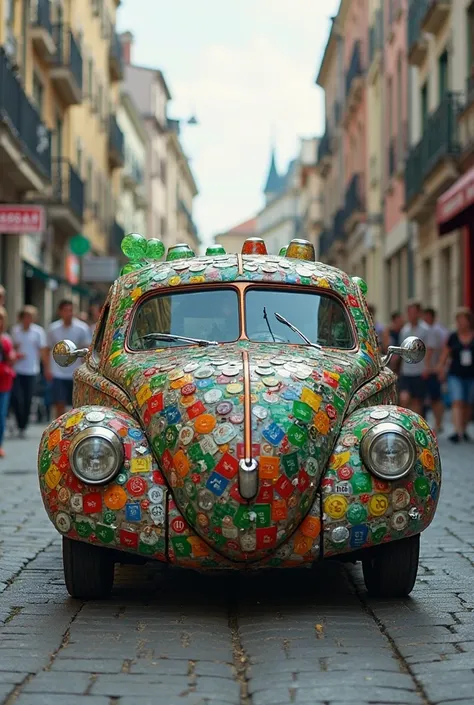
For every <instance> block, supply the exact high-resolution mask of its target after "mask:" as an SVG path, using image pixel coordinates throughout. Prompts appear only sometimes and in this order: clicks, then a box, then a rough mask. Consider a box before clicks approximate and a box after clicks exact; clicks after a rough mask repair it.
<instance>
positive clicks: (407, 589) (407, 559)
mask: <svg viewBox="0 0 474 705" xmlns="http://www.w3.org/2000/svg"><path fill="white" fill-rule="evenodd" d="M419 556H420V534H417V535H416V536H410V537H408V538H406V539H400V540H399V541H393V543H387V544H385V545H383V546H379V547H377V548H376V549H375V550H374V552H373V553H369V554H368V555H367V558H364V559H363V560H362V568H363V571H364V581H365V586H366V588H367V590H368V592H369V595H371V596H373V597H407V596H408V595H409V594H410V593H411V591H412V590H413V587H414V585H415V581H416V574H417V572H418V559H419Z"/></svg>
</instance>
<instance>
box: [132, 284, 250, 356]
mask: <svg viewBox="0 0 474 705" xmlns="http://www.w3.org/2000/svg"><path fill="white" fill-rule="evenodd" d="M160 333H161V334H166V335H170V336H177V337H178V338H179V336H182V337H184V338H193V339H195V340H196V342H197V341H199V342H200V343H201V344H205V343H207V342H210V343H212V342H213V341H217V342H219V343H227V342H230V341H232V340H237V338H238V337H239V334H240V328H239V300H238V294H237V292H236V291H235V290H234V289H214V288H213V289H208V290H205V289H201V290H200V291H187V292H186V291H184V292H176V293H172V294H158V295H156V296H153V297H151V298H148V299H145V300H144V301H143V303H142V304H141V305H140V306H139V308H138V310H137V312H136V314H135V316H134V318H133V322H132V327H131V331H130V338H129V346H130V348H131V350H154V349H156V348H168V347H175V346H178V345H179V346H182V345H192V344H193V342H192V341H191V340H181V339H176V340H166V339H164V338H165V336H163V338H161V337H160V335H159V334H160Z"/></svg>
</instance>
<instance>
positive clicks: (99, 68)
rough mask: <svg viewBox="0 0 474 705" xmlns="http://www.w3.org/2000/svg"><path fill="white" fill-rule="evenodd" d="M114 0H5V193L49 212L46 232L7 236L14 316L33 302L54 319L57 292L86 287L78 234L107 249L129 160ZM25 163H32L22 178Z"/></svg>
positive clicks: (0, 182)
mask: <svg viewBox="0 0 474 705" xmlns="http://www.w3.org/2000/svg"><path fill="white" fill-rule="evenodd" d="M118 4H119V0H74V1H73V0H31V2H30V3H26V2H23V0H0V18H1V19H0V45H1V56H0V58H1V62H2V64H1V71H2V72H3V74H2V79H3V80H1V81H0V86H1V87H0V111H1V113H2V114H5V113H6V114H7V117H8V119H7V120H3V121H2V123H1V127H0V130H1V134H2V138H1V142H0V144H2V146H1V147H0V164H3V163H5V160H7V158H8V169H5V168H2V169H1V170H0V199H1V200H2V201H3V202H5V201H6V202H7V203H34V204H43V205H44V207H45V209H46V213H47V226H46V228H45V229H44V231H43V233H41V234H39V235H29V234H28V233H25V234H20V235H18V236H17V237H14V238H13V237H12V236H10V235H8V236H2V237H3V238H5V237H7V242H6V246H5V247H4V248H3V252H5V257H4V261H3V262H2V265H1V266H2V270H3V271H2V283H3V284H4V285H5V286H6V289H7V302H8V308H9V311H10V313H11V314H12V313H14V312H15V311H16V310H18V308H19V307H20V306H21V305H22V304H23V303H34V304H35V305H37V306H38V307H39V308H40V311H41V314H42V316H41V317H42V319H43V320H44V321H48V320H49V319H50V318H51V316H52V315H53V314H54V312H55V308H56V306H57V303H58V301H59V299H60V298H62V297H63V296H65V295H71V293H75V294H76V296H78V295H79V294H80V293H81V292H82V293H84V294H85V293H87V292H86V291H84V290H83V289H81V287H80V286H78V283H79V281H78V272H77V268H78V264H79V261H78V260H77V259H75V258H74V257H71V246H70V241H71V239H72V238H73V237H74V236H75V235H78V234H82V235H83V236H84V237H85V238H86V239H87V241H88V244H89V253H88V256H91V255H92V256H93V255H103V254H106V253H107V251H108V247H109V239H110V231H111V226H112V222H113V217H114V213H115V208H116V199H117V196H118V189H119V182H120V174H119V170H120V168H121V167H122V165H123V162H124V148H123V135H122V132H121V130H120V129H119V127H118V124H117V120H116V110H117V105H118V101H119V82H120V80H121V79H122V75H123V67H122V50H121V44H120V42H119V40H118V38H117V36H116V34H115V29H114V28H115V15H116V10H117V6H118ZM14 92H16V93H17V94H18V95H19V96H20V98H19V99H17V101H16V103H15V101H14V100H13V98H12V96H13V93H14ZM18 100H19V102H20V106H21V108H20V111H21V115H19V114H17V113H18V110H17V113H15V110H16V106H17V105H18ZM44 128H46V129H44ZM7 141H8V144H10V143H11V144H12V145H14V146H15V148H16V152H14V151H13V150H12V148H11V146H8V145H7V146H5V144H6V142H7ZM7 153H8V155H9V156H8V157H7V156H6V155H7ZM25 159H26V163H27V164H28V165H30V163H31V168H30V171H31V174H30V173H28V174H27V175H26V176H25V175H24V171H25ZM38 162H40V164H39V167H38ZM0 232H1V230H0ZM86 245H87V243H86ZM89 293H90V292H89Z"/></svg>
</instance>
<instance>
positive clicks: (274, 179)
mask: <svg viewBox="0 0 474 705" xmlns="http://www.w3.org/2000/svg"><path fill="white" fill-rule="evenodd" d="M279 188H280V176H279V174H278V171H277V168H276V160H275V147H274V146H273V147H272V156H271V161H270V168H269V170H268V177H267V183H266V185H265V188H264V190H263V193H264V194H265V195H266V196H268V195H270V194H275V193H278V190H279Z"/></svg>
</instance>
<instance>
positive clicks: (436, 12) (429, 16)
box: [421, 0, 451, 34]
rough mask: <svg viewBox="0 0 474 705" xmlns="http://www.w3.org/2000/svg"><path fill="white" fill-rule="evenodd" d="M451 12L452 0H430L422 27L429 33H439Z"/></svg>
mask: <svg viewBox="0 0 474 705" xmlns="http://www.w3.org/2000/svg"><path fill="white" fill-rule="evenodd" d="M450 12H451V0H429V2H428V7H427V9H426V11H425V15H424V17H423V20H422V25H421V28H422V29H423V30H424V31H425V32H428V33H429V34H438V32H439V30H440V29H441V28H442V26H443V25H444V23H445V22H446V20H447V19H448V17H449V13H450Z"/></svg>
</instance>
